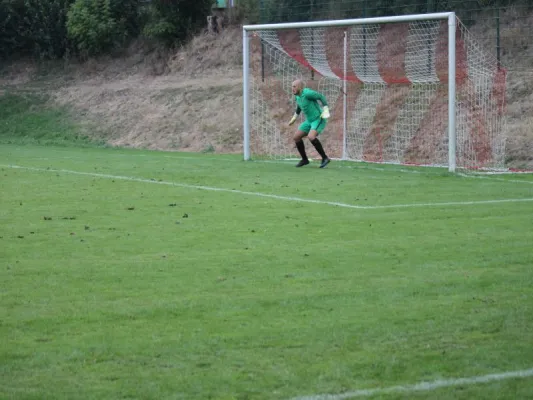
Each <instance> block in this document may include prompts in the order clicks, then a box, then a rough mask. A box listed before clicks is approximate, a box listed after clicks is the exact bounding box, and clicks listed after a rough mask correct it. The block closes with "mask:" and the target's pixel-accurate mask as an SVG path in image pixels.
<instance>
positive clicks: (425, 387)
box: [291, 368, 533, 400]
mask: <svg viewBox="0 0 533 400" xmlns="http://www.w3.org/2000/svg"><path fill="white" fill-rule="evenodd" d="M532 376H533V368H531V369H524V370H520V371H509V372H502V373H499V374H490V375H482V376H473V377H470V378H455V379H440V380H436V381H433V382H420V383H416V384H413V385H405V386H403V385H398V386H390V387H386V388H374V389H361V390H355V391H352V392H345V393H340V394H319V395H311V396H302V397H295V398H293V399H291V400H347V399H353V398H356V397H370V396H376V395H383V394H397V393H413V392H422V391H433V390H437V389H440V388H446V387H453V386H466V385H477V384H483V383H490V382H496V381H502V380H506V379H518V378H529V377H532Z"/></svg>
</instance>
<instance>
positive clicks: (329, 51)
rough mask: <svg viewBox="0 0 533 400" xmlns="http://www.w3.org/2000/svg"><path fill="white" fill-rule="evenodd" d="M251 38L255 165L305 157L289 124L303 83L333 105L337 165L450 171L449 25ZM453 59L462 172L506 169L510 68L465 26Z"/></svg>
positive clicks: (331, 151)
mask: <svg viewBox="0 0 533 400" xmlns="http://www.w3.org/2000/svg"><path fill="white" fill-rule="evenodd" d="M249 34H250V35H252V40H251V46H250V47H251V49H250V65H249V68H250V74H249V76H250V82H249V87H250V104H249V108H250V119H249V121H250V153H251V156H252V158H277V159H287V158H298V155H297V152H296V149H295V146H294V142H293V140H292V136H293V135H294V131H295V130H296V129H297V125H293V126H291V127H289V126H288V124H287V123H288V121H289V120H290V118H291V116H292V114H293V113H294V110H295V108H296V106H295V101H294V96H293V94H292V92H291V83H292V81H294V80H295V79H302V80H304V82H305V84H306V86H307V87H310V88H312V89H315V90H318V91H320V92H322V93H323V94H324V95H325V96H326V97H327V99H328V103H329V108H330V111H331V118H330V119H329V121H328V126H327V127H326V129H325V131H324V133H323V134H322V135H321V136H320V139H321V141H322V143H323V144H324V148H325V149H326V151H327V153H328V155H329V156H330V157H335V158H345V159H349V160H358V161H368V162H383V163H396V164H415V165H436V166H446V165H447V164H448V25H447V21H439V20H428V21H413V22H405V23H404V22H402V23H387V24H363V25H352V26H346V27H318V28H300V29H279V30H278V29H268V30H260V31H254V32H250V33H249ZM345 38H346V39H345ZM455 54H456V56H455V57H456V100H455V101H456V165H457V167H459V168H469V169H477V168H480V169H483V168H502V167H503V166H504V161H505V154H504V150H505V137H504V134H503V126H502V125H503V123H504V110H505V81H506V74H505V70H504V69H501V68H500V67H499V65H498V63H497V61H496V58H495V57H494V56H492V55H491V54H490V53H488V52H486V51H484V50H483V48H482V47H481V46H480V45H479V44H478V43H477V42H476V41H475V39H474V37H473V36H472V34H471V33H470V32H469V31H468V30H467V29H466V27H465V26H464V25H463V24H462V23H461V22H460V21H459V20H457V29H456V49H455ZM345 104H346V107H345ZM306 142H307V141H306ZM306 146H307V150H308V153H309V154H310V156H311V157H318V155H317V154H316V152H315V151H314V148H313V147H312V146H310V145H309V144H306Z"/></svg>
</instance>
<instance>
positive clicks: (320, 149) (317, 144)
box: [311, 138, 328, 160]
mask: <svg viewBox="0 0 533 400" xmlns="http://www.w3.org/2000/svg"><path fill="white" fill-rule="evenodd" d="M311 143H312V144H313V146H315V149H316V151H318V154H320V156H321V157H322V159H323V160H325V159H326V158H328V156H327V155H326V152H325V151H324V148H323V147H322V143H320V140H318V138H314V139H313V140H311Z"/></svg>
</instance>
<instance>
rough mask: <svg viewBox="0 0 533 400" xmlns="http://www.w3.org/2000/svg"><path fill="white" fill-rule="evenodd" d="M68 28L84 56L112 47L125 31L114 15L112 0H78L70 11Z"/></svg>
mask: <svg viewBox="0 0 533 400" xmlns="http://www.w3.org/2000/svg"><path fill="white" fill-rule="evenodd" d="M67 30H68V37H69V38H70V39H71V40H72V41H73V42H74V43H75V45H76V48H77V50H78V51H79V52H80V54H81V55H83V56H92V55H96V54H100V53H103V52H105V51H107V50H109V49H111V48H112V47H113V46H114V45H115V44H116V43H117V42H119V41H121V40H122V39H123V37H122V36H124V33H125V32H124V30H123V29H121V26H120V24H119V23H118V22H117V21H116V20H115V19H114V18H113V16H112V13H111V5H110V0H76V1H75V3H74V4H73V5H72V7H71V8H70V10H69V12H68V19H67Z"/></svg>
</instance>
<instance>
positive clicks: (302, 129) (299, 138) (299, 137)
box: [293, 121, 311, 167]
mask: <svg viewBox="0 0 533 400" xmlns="http://www.w3.org/2000/svg"><path fill="white" fill-rule="evenodd" d="M310 129H311V124H310V123H309V122H308V121H304V122H302V124H301V125H300V126H299V127H298V131H296V133H295V134H294V137H293V139H294V143H295V144H296V149H297V150H298V153H300V156H301V157H302V159H301V160H300V162H298V164H296V166H297V167H303V166H304V165H307V164H309V159H308V158H307V154H306V152H305V144H304V141H303V138H304V137H305V136H307V135H308V133H309V130H310Z"/></svg>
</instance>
